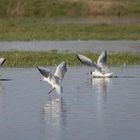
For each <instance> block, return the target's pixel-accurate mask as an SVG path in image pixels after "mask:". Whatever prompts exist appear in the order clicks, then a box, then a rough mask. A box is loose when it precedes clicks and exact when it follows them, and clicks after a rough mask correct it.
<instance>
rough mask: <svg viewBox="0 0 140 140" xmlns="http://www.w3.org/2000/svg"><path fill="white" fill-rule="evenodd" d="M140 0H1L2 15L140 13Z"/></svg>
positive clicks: (54, 15)
mask: <svg viewBox="0 0 140 140" xmlns="http://www.w3.org/2000/svg"><path fill="white" fill-rule="evenodd" d="M139 7H140V1H139V0H133V1H132V0H0V16H1V17H5V16H6V17H11V16H12V17H33V16H36V17H62V16H67V17H90V16H92V17H95V16H96V17H97V16H127V15H129V16H130V15H136V14H138V15H139V12H140V8H139Z"/></svg>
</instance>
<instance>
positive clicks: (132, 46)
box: [0, 40, 140, 53]
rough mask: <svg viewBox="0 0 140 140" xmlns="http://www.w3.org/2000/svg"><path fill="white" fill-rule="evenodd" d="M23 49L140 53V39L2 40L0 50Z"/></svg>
mask: <svg viewBox="0 0 140 140" xmlns="http://www.w3.org/2000/svg"><path fill="white" fill-rule="evenodd" d="M10 50H21V51H50V50H57V51H58V52H61V51H70V52H76V51H91V52H98V51H99V52H102V51H103V50H106V51H107V52H109V51H111V52H131V53H138V52H139V53H140V40H137V41H128V40H120V41H97V40H93V41H80V40H77V41H31V42H22V41H15V42H14V41H13V42H0V51H10Z"/></svg>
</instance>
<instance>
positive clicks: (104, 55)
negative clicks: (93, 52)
mask: <svg viewBox="0 0 140 140" xmlns="http://www.w3.org/2000/svg"><path fill="white" fill-rule="evenodd" d="M106 62H107V53H106V51H103V52H102V53H101V54H100V56H99V58H98V61H97V65H99V66H105V65H106Z"/></svg>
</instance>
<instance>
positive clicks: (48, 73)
mask: <svg viewBox="0 0 140 140" xmlns="http://www.w3.org/2000/svg"><path fill="white" fill-rule="evenodd" d="M37 69H38V70H39V72H40V73H41V74H42V75H43V76H44V77H46V78H47V77H49V76H50V74H51V71H49V70H47V69H46V68H44V67H39V66H38V67H37Z"/></svg>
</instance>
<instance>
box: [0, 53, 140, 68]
mask: <svg viewBox="0 0 140 140" xmlns="http://www.w3.org/2000/svg"><path fill="white" fill-rule="evenodd" d="M82 54H84V55H86V56H88V57H89V58H91V59H92V60H95V61H96V60H97V59H98V56H99V54H93V53H89V52H86V53H82ZM0 56H3V57H5V58H6V62H5V64H4V65H5V66H7V67H36V66H38V65H40V66H51V65H56V64H59V63H60V62H61V61H63V60H65V61H66V62H67V64H68V65H69V66H74V65H80V62H79V61H78V60H77V58H76V54H74V53H68V52H67V53H66V52H64V53H57V52H56V51H50V52H20V51H9V52H0ZM124 63H125V64H127V65H132V64H140V55H139V54H130V53H121V54H120V53H119V54H117V53H115V54H109V56H108V64H109V65H123V64H124Z"/></svg>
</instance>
